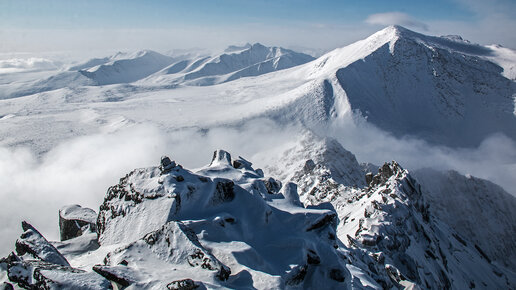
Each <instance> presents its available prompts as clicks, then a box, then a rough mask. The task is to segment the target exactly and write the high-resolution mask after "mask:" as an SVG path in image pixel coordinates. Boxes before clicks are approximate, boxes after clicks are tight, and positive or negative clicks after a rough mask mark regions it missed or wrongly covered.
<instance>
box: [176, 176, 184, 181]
mask: <svg viewBox="0 0 516 290" xmlns="http://www.w3.org/2000/svg"><path fill="white" fill-rule="evenodd" d="M176 180H177V182H182V181H184V180H185V178H184V177H183V176H182V175H178V176H176Z"/></svg>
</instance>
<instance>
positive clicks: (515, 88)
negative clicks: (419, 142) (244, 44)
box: [277, 26, 516, 147]
mask: <svg viewBox="0 0 516 290" xmlns="http://www.w3.org/2000/svg"><path fill="white" fill-rule="evenodd" d="M498 55H500V49H497V48H495V47H485V46H481V45H476V44H471V43H468V42H465V41H461V40H457V39H450V38H447V37H433V36H426V35H423V34H419V33H416V32H413V31H410V30H407V29H405V28H402V27H399V26H391V27H388V28H385V29H384V30H381V31H379V32H377V33H375V34H374V35H372V36H370V37H368V38H367V39H365V40H361V41H358V42H356V43H354V44H351V45H349V46H346V47H344V48H339V49H336V50H334V51H331V52H329V53H327V54H325V55H323V56H321V57H319V58H318V59H317V60H315V61H313V62H311V63H309V64H306V65H304V66H300V67H298V68H297V69H296V72H295V73H294V72H293V77H294V75H295V77H298V78H299V77H300V75H304V76H305V78H306V79H307V81H311V82H312V85H311V89H310V90H308V91H304V92H303V93H301V94H300V93H298V98H297V99H296V101H295V102H292V103H291V106H290V107H288V108H286V109H280V110H279V113H278V117H277V118H285V117H284V116H285V115H287V117H286V119H289V118H292V116H300V117H301V118H303V119H305V120H306V121H307V123H309V124H310V123H316V124H320V123H331V122H332V121H333V120H337V122H339V120H340V119H343V118H346V116H349V115H350V112H352V114H353V118H354V119H355V120H356V119H357V118H358V119H363V120H365V121H367V123H369V124H372V125H374V126H375V127H377V128H379V129H381V130H383V131H386V132H389V133H390V134H393V135H394V136H395V137H398V138H400V137H404V136H412V137H416V138H419V139H423V140H426V141H428V142H430V143H433V144H440V145H446V146H450V147H475V146H478V144H480V142H481V141H482V140H484V139H485V138H486V137H487V136H490V135H492V134H495V133H503V134H505V135H507V136H509V137H510V138H511V139H513V140H516V115H515V101H514V97H513V96H514V95H515V94H516V83H515V82H514V80H512V79H510V78H508V77H510V75H511V74H512V73H511V71H512V69H511V65H512V66H513V65H514V63H516V58H512V60H511V61H507V59H502V58H497V56H498ZM504 55H505V56H506V57H509V55H510V54H508V53H505V54H504ZM513 56H514V54H513ZM496 62H498V63H499V64H502V65H503V66H504V67H505V68H504V67H502V66H500V65H498V64H497V63H496ZM509 63H510V65H509ZM310 106H311V108H310V109H308V110H307V107H310Z"/></svg>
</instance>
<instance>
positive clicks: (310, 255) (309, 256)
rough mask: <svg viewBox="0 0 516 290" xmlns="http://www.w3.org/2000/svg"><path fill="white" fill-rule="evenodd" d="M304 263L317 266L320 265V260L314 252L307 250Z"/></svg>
mask: <svg viewBox="0 0 516 290" xmlns="http://www.w3.org/2000/svg"><path fill="white" fill-rule="evenodd" d="M306 262H307V263H308V264H313V265H319V264H320V263H321V258H320V257H319V255H317V253H316V252H315V251H314V250H308V252H307V253H306Z"/></svg>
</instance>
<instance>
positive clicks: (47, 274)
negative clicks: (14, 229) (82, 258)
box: [0, 222, 111, 289]
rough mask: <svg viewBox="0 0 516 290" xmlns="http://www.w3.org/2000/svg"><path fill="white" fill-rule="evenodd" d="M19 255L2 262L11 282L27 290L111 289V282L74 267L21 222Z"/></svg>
mask: <svg viewBox="0 0 516 290" xmlns="http://www.w3.org/2000/svg"><path fill="white" fill-rule="evenodd" d="M22 227H23V229H24V232H23V233H22V235H21V237H20V239H18V240H17V241H16V252H17V255H16V254H14V253H11V254H10V255H9V256H8V257H6V258H2V259H0V265H2V264H3V265H5V271H6V274H7V277H8V278H9V280H10V281H11V282H13V283H16V284H17V285H18V286H19V287H22V288H25V289H110V288H111V283H110V282H109V281H108V280H106V279H104V278H102V277H101V276H99V275H97V274H96V273H93V272H92V271H85V270H81V269H76V268H72V267H71V266H70V264H69V263H68V261H67V260H66V258H65V257H63V255H62V254H61V253H60V252H59V251H58V250H57V249H56V248H55V247H54V246H52V245H51V244H50V243H49V242H48V241H47V240H46V239H45V238H44V237H43V236H42V235H41V234H40V233H39V232H38V231H37V230H36V229H35V228H34V227H32V226H31V225H30V224H28V223H27V222H23V223H22ZM6 287H7V286H6Z"/></svg>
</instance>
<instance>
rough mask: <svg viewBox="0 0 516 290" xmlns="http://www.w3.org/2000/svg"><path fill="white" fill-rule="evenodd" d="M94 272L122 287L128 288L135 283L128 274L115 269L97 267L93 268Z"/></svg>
mask: <svg viewBox="0 0 516 290" xmlns="http://www.w3.org/2000/svg"><path fill="white" fill-rule="evenodd" d="M93 271H95V272H97V273H98V274H99V275H101V276H102V277H104V278H106V279H108V280H109V281H113V282H115V283H117V284H119V285H120V286H122V287H127V286H129V285H131V284H132V283H134V282H133V281H132V279H131V278H129V277H127V272H124V271H117V269H116V268H115V267H109V266H102V265H95V266H93Z"/></svg>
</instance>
